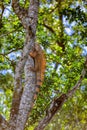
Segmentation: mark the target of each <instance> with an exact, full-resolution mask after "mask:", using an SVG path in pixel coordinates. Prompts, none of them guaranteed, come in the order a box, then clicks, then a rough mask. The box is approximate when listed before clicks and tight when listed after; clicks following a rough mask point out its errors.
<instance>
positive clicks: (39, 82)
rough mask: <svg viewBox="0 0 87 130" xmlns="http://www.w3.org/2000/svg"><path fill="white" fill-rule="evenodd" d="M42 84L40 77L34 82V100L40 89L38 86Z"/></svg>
mask: <svg viewBox="0 0 87 130" xmlns="http://www.w3.org/2000/svg"><path fill="white" fill-rule="evenodd" d="M41 85H42V81H41V80H40V79H38V80H37V83H36V86H35V88H36V90H35V94H34V101H35V100H36V99H37V96H38V93H39V91H40V87H41Z"/></svg>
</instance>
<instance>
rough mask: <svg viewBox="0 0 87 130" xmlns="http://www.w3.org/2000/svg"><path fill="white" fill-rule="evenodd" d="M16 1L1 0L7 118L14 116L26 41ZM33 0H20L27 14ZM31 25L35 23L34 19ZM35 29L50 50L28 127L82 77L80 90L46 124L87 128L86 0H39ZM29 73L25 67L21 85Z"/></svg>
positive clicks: (0, 56)
mask: <svg viewBox="0 0 87 130" xmlns="http://www.w3.org/2000/svg"><path fill="white" fill-rule="evenodd" d="M12 1H13V3H12V2H11V1H9V0H1V2H0V97H1V98H0V114H2V115H3V116H4V117H5V118H6V120H7V121H8V120H9V118H10V110H11V106H12V99H13V93H14V90H15V89H14V86H15V85H14V79H15V72H16V66H17V63H18V62H19V60H20V57H21V55H22V53H23V48H24V47H25V45H26V44H27V43H26V42H25V39H26V32H27V31H26V30H27V29H26V27H25V26H23V23H22V22H24V21H22V20H20V19H21V14H20V13H19V15H20V16H18V15H17V11H15V9H14V8H15V7H16V6H17V5H16V4H17V2H18V1H17V0H12ZM33 1H35V0H33ZM36 1H37V0H36ZM15 2H16V4H15V5H14V3H15ZM31 4H32V2H31V0H30V1H29V0H20V1H19V5H20V10H21V8H22V9H24V12H22V13H24V16H26V14H27V13H26V12H27V10H28V9H29V7H31ZM34 9H35V8H34ZM31 10H32V8H31ZM31 16H32V15H31ZM22 18H23V17H22ZM32 26H33V28H34V26H35V25H32ZM35 29H36V32H35V37H36V42H38V43H39V44H40V45H41V47H42V48H43V50H44V52H45V54H46V71H45V79H44V83H43V85H42V87H41V88H40V92H39V95H38V98H37V100H36V101H35V103H34V107H33V109H32V111H31V113H30V116H29V118H28V119H27V122H26V127H25V130H34V129H35V128H36V126H37V125H38V122H39V121H40V120H42V119H43V118H44V116H45V115H46V114H48V113H49V106H50V104H51V102H53V101H56V99H57V98H59V97H61V95H62V94H67V93H68V94H69V92H70V90H73V88H74V87H75V85H76V84H78V81H79V80H80V79H81V78H82V81H81V83H80V84H79V87H78V88H77V90H75V92H74V93H73V94H72V96H71V97H69V98H68V99H66V102H65V103H64V104H63V105H62V107H61V109H60V111H58V112H56V114H55V116H53V119H52V120H51V122H50V123H49V125H47V126H46V128H45V130H68V129H69V130H86V129H87V73H86V72H85V74H84V76H83V71H82V70H83V69H84V68H86V67H87V60H86V57H87V2H86V1H84V0H77V1H76V0H40V1H39V12H38V22H37V28H36V27H35ZM30 38H31V36H30ZM25 58H26V57H25ZM85 66H86V67H85ZM25 69H26V67H25ZM86 70H87V68H86ZM86 70H85V71H86ZM25 73H26V72H25V71H24V72H23V73H22V79H21V80H22V85H23V89H24V84H25V82H26V81H25V77H26V74H25ZM82 76H83V77H82ZM73 91H74V90H73ZM70 94H71V93H70Z"/></svg>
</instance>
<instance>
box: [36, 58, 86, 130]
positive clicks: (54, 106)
mask: <svg viewBox="0 0 87 130" xmlns="http://www.w3.org/2000/svg"><path fill="white" fill-rule="evenodd" d="M86 71H87V57H86V61H85V67H84V69H83V70H82V72H81V76H80V79H79V80H78V82H77V83H76V85H75V86H74V87H73V89H72V90H70V91H69V92H68V93H67V94H62V95H61V96H60V97H59V98H56V99H54V100H53V101H52V102H51V103H50V106H49V108H48V110H47V112H46V116H45V117H44V118H43V119H42V120H41V121H40V122H39V124H38V126H37V127H36V128H35V129H34V130H43V129H44V128H45V127H46V126H47V125H48V123H49V122H50V120H51V119H52V117H53V116H54V114H55V113H56V112H57V111H58V110H60V109H61V107H62V106H63V104H64V102H65V101H66V100H67V99H68V98H69V97H71V96H72V95H73V94H74V92H75V91H76V90H77V89H78V88H79V87H80V85H81V83H82V80H83V79H84V77H85V74H86Z"/></svg>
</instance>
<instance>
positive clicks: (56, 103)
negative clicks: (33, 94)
mask: <svg viewBox="0 0 87 130" xmlns="http://www.w3.org/2000/svg"><path fill="white" fill-rule="evenodd" d="M66 99H67V95H66V94H62V95H61V96H60V97H59V98H56V99H54V100H53V101H52V102H51V104H50V107H49V108H48V110H47V112H46V116H45V117H44V118H43V119H42V120H41V122H39V125H38V126H37V127H36V128H35V129H34V130H43V129H44V128H45V127H46V126H47V125H48V123H49V122H50V120H51V119H52V117H53V116H54V115H55V113H56V112H57V111H58V110H60V108H61V107H62V105H63V104H64V102H65V101H66Z"/></svg>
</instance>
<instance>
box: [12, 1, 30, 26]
mask: <svg viewBox="0 0 87 130" xmlns="http://www.w3.org/2000/svg"><path fill="white" fill-rule="evenodd" d="M12 7H13V10H14V12H15V13H16V15H17V16H18V18H19V19H20V20H21V22H22V25H23V26H24V28H26V26H27V23H26V20H25V18H26V17H28V10H26V9H24V8H23V7H20V5H19V0H12Z"/></svg>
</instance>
